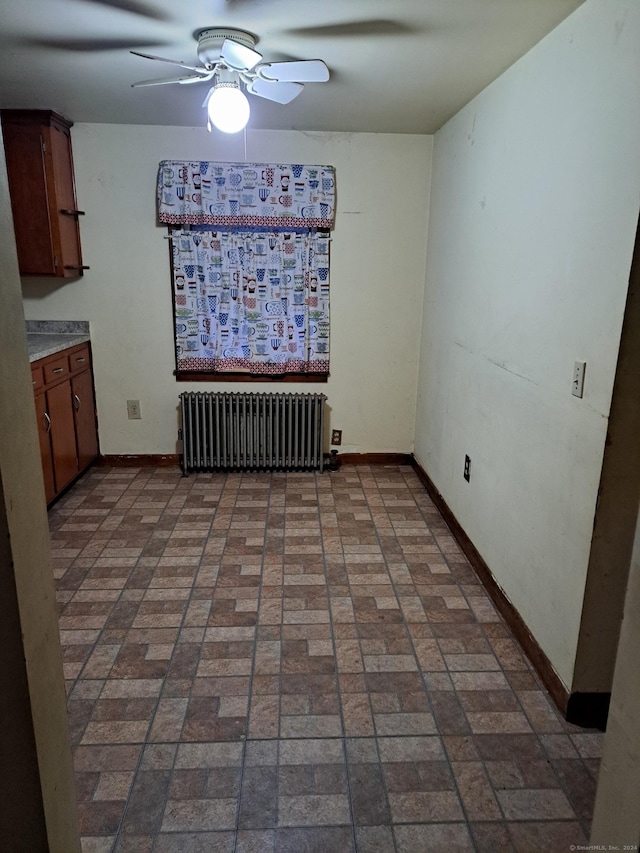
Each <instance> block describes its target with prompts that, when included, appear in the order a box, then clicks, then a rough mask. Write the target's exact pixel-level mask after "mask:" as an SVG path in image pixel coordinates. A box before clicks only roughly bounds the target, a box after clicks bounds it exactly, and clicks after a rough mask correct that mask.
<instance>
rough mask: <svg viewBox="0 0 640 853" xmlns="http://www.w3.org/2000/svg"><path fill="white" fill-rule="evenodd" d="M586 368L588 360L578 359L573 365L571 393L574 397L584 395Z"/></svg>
mask: <svg viewBox="0 0 640 853" xmlns="http://www.w3.org/2000/svg"><path fill="white" fill-rule="evenodd" d="M586 368H587V362H586V361H576V362H575V364H574V366H573V382H572V383H571V393H572V394H573V396H574V397H582V396H583V395H584V374H585V370H586Z"/></svg>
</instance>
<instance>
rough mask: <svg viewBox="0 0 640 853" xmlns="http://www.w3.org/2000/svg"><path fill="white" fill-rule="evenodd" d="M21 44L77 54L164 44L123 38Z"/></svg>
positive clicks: (31, 40)
mask: <svg viewBox="0 0 640 853" xmlns="http://www.w3.org/2000/svg"><path fill="white" fill-rule="evenodd" d="M21 44H24V45H27V46H28V47H50V48H54V49H56V50H69V51H73V52H75V53H83V52H85V51H87V52H89V53H96V52H98V51H105V50H124V49H126V48H131V47H157V46H158V45H161V44H162V42H160V41H158V40H155V41H147V40H145V39H143V40H141V41H133V40H132V39H122V38H88V39H74V38H28V39H23V40H22V41H21Z"/></svg>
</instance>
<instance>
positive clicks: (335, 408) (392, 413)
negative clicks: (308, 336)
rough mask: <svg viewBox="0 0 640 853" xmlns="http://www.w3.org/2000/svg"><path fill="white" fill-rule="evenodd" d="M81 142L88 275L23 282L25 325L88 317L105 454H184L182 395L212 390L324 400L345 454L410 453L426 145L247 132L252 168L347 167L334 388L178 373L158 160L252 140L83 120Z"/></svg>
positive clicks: (76, 138) (334, 263)
mask: <svg viewBox="0 0 640 853" xmlns="http://www.w3.org/2000/svg"><path fill="white" fill-rule="evenodd" d="M179 94H180V93H179V92H177V94H176V96H178V95H179ZM70 118H73V116H70ZM72 142H73V151H74V161H75V170H76V184H77V196H78V204H79V206H80V208H81V209H83V210H85V211H86V216H85V217H83V218H82V220H81V231H82V243H83V254H84V262H85V263H86V264H89V265H90V267H91V269H90V271H89V272H87V273H86V274H85V276H84V277H83V278H82V279H80V280H79V281H77V282H71V283H66V284H62V285H55V284H53V285H52V284H51V283H50V282H47V281H45V280H43V279H23V295H24V296H25V315H26V317H27V319H37V320H47V319H81V320H89V321H90V322H91V336H92V345H93V354H94V369H95V377H96V394H97V402H98V419H99V428H100V446H101V451H102V453H105V454H138V453H141V454H151V453H175V452H176V438H177V403H178V394H179V393H180V392H181V391H188V390H205V389H208V388H216V387H217V388H222V389H223V390H227V391H231V390H241V391H251V390H259V391H267V390H270V389H273V388H278V389H282V390H285V391H292V392H293V391H303V392H311V391H312V392H315V391H318V392H323V393H326V394H327V395H328V398H329V399H328V405H329V407H330V425H331V426H332V427H334V428H338V429H342V430H343V448H342V449H343V450H344V451H351V452H378V451H379V452H383V451H390V452H391V451H398V452H408V451H410V450H411V449H412V440H413V427H414V420H415V384H416V375H417V361H418V349H419V339H420V317H421V309H422V294H423V288H424V269H425V253H426V247H425V238H424V235H425V233H426V227H427V208H428V187H429V180H430V172H429V170H430V159H431V137H426V136H401V135H384V134H337V133H302V132H279V131H278V132H277V131H271V132H269V131H256V132H249V133H248V139H247V151H246V159H248V160H255V161H260V162H273V161H275V162H306V163H322V164H331V165H334V166H335V168H336V182H337V212H336V227H335V231H334V232H333V239H332V246H331V317H332V331H331V376H330V379H329V382H328V383H327V384H315V383H314V384H304V385H298V384H287V385H285V386H282V385H275V384H273V385H272V384H271V383H269V384H266V383H265V384H242V385H237V384H229V383H225V384H224V385H217V386H216V385H215V384H214V383H211V384H208V383H193V384H189V383H176V381H175V379H174V377H173V370H174V367H175V362H174V355H173V346H174V343H173V337H172V327H173V320H172V310H171V288H170V271H169V248H168V244H167V241H166V240H164V239H163V237H164V235H165V234H166V233H167V231H166V228H163V227H160V226H158V225H156V217H155V182H156V174H157V168H158V162H159V161H160V160H163V159H191V158H194V159H208V160H215V159H219V160H226V161H233V160H244V159H245V151H244V142H243V139H242V137H241V136H238V137H224V136H223V135H222V134H216V135H210V134H208V133H207V132H206V131H205V130H204V129H200V128H177V127H148V126H125V125H92V124H79V125H75V126H74V127H73V129H72ZM392 306H396V307H392ZM398 306H399V307H398ZM127 399H139V400H140V406H141V411H142V420H140V421H129V420H127V412H126V400H127ZM327 449H328V448H327Z"/></svg>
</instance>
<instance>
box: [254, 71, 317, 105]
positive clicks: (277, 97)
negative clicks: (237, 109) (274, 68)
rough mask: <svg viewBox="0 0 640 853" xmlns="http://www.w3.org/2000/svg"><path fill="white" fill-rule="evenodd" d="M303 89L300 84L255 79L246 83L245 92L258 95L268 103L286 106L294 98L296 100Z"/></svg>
mask: <svg viewBox="0 0 640 853" xmlns="http://www.w3.org/2000/svg"><path fill="white" fill-rule="evenodd" d="M303 89H304V86H303V85H302V83H293V82H280V81H276V80H263V79H262V78H260V77H256V78H255V79H254V80H251V82H250V83H247V92H249V94H251V95H258V97H260V98H266V99H267V100H268V101H275V102H276V103H277V104H288V103H290V102H291V101H292V100H293V99H294V98H297V97H298V95H299V94H300V92H302V90H303Z"/></svg>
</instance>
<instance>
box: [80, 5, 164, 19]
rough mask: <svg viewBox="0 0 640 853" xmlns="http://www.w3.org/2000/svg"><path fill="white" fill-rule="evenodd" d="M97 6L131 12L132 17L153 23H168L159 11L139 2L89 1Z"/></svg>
mask: <svg viewBox="0 0 640 853" xmlns="http://www.w3.org/2000/svg"><path fill="white" fill-rule="evenodd" d="M90 2H92V3H96V4H97V5H99V6H109V7H110V8H112V9H120V10H121V11H122V12H131V13H132V14H133V15H140V16H141V17H142V18H150V19H151V20H153V21H168V20H169V18H168V17H167V15H166V14H165V13H164V12H161V11H160V9H154V8H153V7H152V6H150V5H148V4H147V3H141V2H139V0H90Z"/></svg>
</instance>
